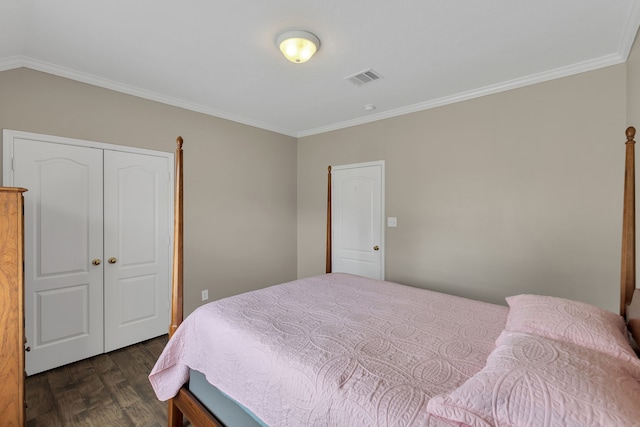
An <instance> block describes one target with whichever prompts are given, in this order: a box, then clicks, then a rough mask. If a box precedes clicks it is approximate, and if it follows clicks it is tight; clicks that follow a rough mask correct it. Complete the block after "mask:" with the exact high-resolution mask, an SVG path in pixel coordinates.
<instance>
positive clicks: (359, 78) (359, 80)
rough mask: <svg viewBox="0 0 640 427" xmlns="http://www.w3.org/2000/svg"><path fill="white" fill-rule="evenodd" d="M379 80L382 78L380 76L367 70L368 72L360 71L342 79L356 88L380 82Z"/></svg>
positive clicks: (371, 70)
mask: <svg viewBox="0 0 640 427" xmlns="http://www.w3.org/2000/svg"><path fill="white" fill-rule="evenodd" d="M381 78H382V76H381V75H380V74H378V73H377V72H375V71H373V69H371V68H369V69H368V70H364V71H360V72H359V73H357V74H354V75H352V76H348V77H345V78H344V79H345V80H348V81H350V82H351V83H353V84H354V85H356V86H362V85H364V84H367V83H371V82H375V81H376V80H380V79H381Z"/></svg>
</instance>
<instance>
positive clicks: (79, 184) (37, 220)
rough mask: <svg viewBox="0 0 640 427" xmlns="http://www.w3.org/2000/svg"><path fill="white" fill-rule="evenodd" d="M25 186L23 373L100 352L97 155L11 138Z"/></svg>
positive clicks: (18, 182)
mask: <svg viewBox="0 0 640 427" xmlns="http://www.w3.org/2000/svg"><path fill="white" fill-rule="evenodd" d="M13 143H14V147H13V149H14V158H15V160H14V179H13V185H15V186H20V187H25V188H27V189H28V190H29V191H28V192H26V193H25V195H24V198H25V215H24V217H25V327H26V337H27V345H28V346H29V347H30V348H31V350H30V351H29V352H27V353H26V370H27V374H29V375H31V374H35V373H38V372H42V371H45V370H47V369H51V368H54V367H57V366H60V365H64V364H67V363H71V362H75V361H77V360H81V359H84V358H87V357H90V356H94V355H96V354H100V353H102V351H103V304H102V291H103V288H102V286H103V267H104V263H99V264H98V265H94V264H93V263H92V261H93V260H98V261H97V262H99V261H102V250H103V232H102V224H103V221H102V213H103V206H102V201H103V198H102V150H96V149H92V148H85V147H77V146H71V145H62V144H50V143H46V142H42V141H38V140H35V139H33V140H31V139H27V138H24V139H21V138H14V140H13Z"/></svg>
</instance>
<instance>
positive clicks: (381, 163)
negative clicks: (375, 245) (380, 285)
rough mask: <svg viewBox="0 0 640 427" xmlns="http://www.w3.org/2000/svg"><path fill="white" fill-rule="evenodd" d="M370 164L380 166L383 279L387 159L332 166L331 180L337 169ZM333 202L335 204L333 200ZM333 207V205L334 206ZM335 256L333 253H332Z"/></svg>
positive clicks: (383, 272) (332, 249)
mask: <svg viewBox="0 0 640 427" xmlns="http://www.w3.org/2000/svg"><path fill="white" fill-rule="evenodd" d="M370 166H380V187H381V188H380V224H379V226H380V249H381V250H380V276H381V280H385V277H386V272H385V264H386V262H385V261H386V256H385V254H386V246H385V231H386V227H385V222H386V218H385V206H386V203H385V187H386V181H385V161H384V160H376V161H371V162H363V163H352V164H346V165H338V166H331V174H332V177H331V180H332V181H333V173H334V172H335V171H339V170H348V169H359V168H365V167H370ZM333 185H334V183H333V182H332V183H331V186H332V187H333ZM332 199H333V193H332ZM331 204H332V206H333V200H332V201H331ZM332 209H333V207H332ZM331 217H332V221H333V218H334V215H333V212H332V213H331ZM331 232H332V233H333V227H332V231H331ZM333 237H334V236H331V245H332V248H331V253H332V254H334V253H335V249H334V247H333V245H334V242H335V239H334V238H333ZM332 256H333V255H332Z"/></svg>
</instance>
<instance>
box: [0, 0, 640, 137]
mask: <svg viewBox="0 0 640 427" xmlns="http://www.w3.org/2000/svg"><path fill="white" fill-rule="evenodd" d="M639 25H640V0H397V1H390V0H244V1H239V0H236V1H232V0H227V1H220V0H133V1H132V0H55V1H52V0H1V1H0V71H3V70H8V69H12V68H18V67H28V68H32V69H35V70H40V71H44V72H48V73H51V74H55V75H59V76H64V77H68V78H71V79H75V80H79V81H82V82H86V83H91V84H94V85H97V86H101V87H106V88H110V89H114V90H117V91H121V92H124V93H129V94H132V95H136V96H141V97H144V98H148V99H152V100H156V101H160V102H164V103H167V104H170V105H175V106H179V107H183V108H187V109H191V110H195V111H199V112H203V113H206V114H211V115H213V116H217V117H222V118H226V119H230V120H234V121H237V122H241V123H245V124H249V125H252V126H257V127H260V128H263V129H268V130H272V131H275V132H279V133H282V134H286V135H291V136H295V137H301V136H306V135H313V134H317V133H321V132H326V131H330V130H334V129H340V128H344V127H347V126H352V125H356V124H361V123H366V122H370V121H374V120H379V119H382V118H387V117H392V116H397V115H400V114H405V113H409V112H413V111H419V110H423V109H426V108H431V107H435V106H439V105H444V104H448V103H451V102H456V101H460V100H464V99H470V98H474V97H478V96H482V95H486V94H490V93H495V92H499V91H502V90H507V89H512V88H515V87H520V86H524V85H528V84H532V83H537V82H541V81H545V80H549V79H553V78H558V77H563V76H567V75H571V74H575V73H580V72H584V71H589V70H593V69H597V68H601V67H605V66H609V65H614V64H619V63H622V62H625V61H626V60H627V56H628V54H629V51H630V49H631V46H632V43H633V40H634V37H635V34H636V32H637V30H638V27H639ZM286 29H306V30H309V31H311V32H313V33H314V34H316V35H317V36H318V37H319V38H320V40H321V47H320V50H319V51H318V53H317V54H316V56H314V57H313V58H312V59H311V60H310V61H309V62H307V63H305V64H293V63H291V62H288V61H287V60H285V58H284V57H283V56H282V55H281V54H280V52H279V50H278V49H277V47H276V45H275V39H276V37H277V35H278V33H279V32H281V31H282V30H286ZM368 68H373V69H374V70H375V71H376V72H378V73H379V74H380V75H382V77H383V78H382V79H381V80H379V81H376V82H374V83H371V84H369V85H365V86H360V87H357V86H354V85H353V84H351V83H350V82H348V81H346V80H345V77H347V76H350V75H352V74H355V73H358V72H360V71H363V70H366V69H368ZM0 96H1V94H0ZM367 104H373V105H375V106H376V109H375V110H373V111H366V110H365V108H364V107H365V105H367Z"/></svg>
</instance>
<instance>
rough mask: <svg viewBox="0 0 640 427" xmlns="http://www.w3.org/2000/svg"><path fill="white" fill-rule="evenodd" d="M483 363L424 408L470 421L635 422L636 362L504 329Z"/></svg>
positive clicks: (639, 373)
mask: <svg viewBox="0 0 640 427" xmlns="http://www.w3.org/2000/svg"><path fill="white" fill-rule="evenodd" d="M496 344H497V347H496V349H495V350H494V351H493V352H492V353H491V354H490V355H489V358H488V359H487V365H486V366H485V367H484V368H483V369H482V370H481V371H480V372H478V373H477V374H475V375H474V376H473V377H471V378H469V379H468V380H467V381H466V382H465V383H464V384H463V385H462V386H460V387H459V388H458V389H457V390H455V391H453V392H451V393H449V394H447V395H440V396H436V397H434V398H432V399H431V400H430V401H429V402H428V405H427V411H428V412H429V413H431V414H432V415H435V416H438V417H441V418H445V419H447V420H450V421H456V422H459V423H466V424H468V425H470V426H473V427H489V426H632V425H638V423H640V405H639V404H638V402H640V382H638V380H637V379H638V378H640V362H639V361H636V362H638V363H631V362H624V361H622V360H620V359H616V358H612V357H609V356H608V355H605V354H602V353H600V352H597V351H593V350H590V349H587V348H584V347H581V346H577V345H574V344H570V343H566V342H562V341H555V340H550V339H546V338H543V337H540V336H535V335H528V334H523V333H518V332H511V331H504V332H503V333H502V335H500V337H499V338H498V340H497V341H496Z"/></svg>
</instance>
